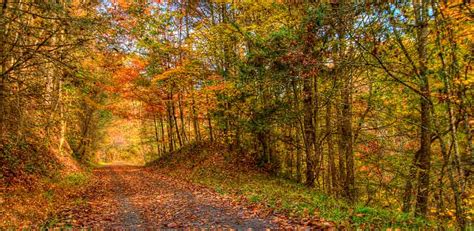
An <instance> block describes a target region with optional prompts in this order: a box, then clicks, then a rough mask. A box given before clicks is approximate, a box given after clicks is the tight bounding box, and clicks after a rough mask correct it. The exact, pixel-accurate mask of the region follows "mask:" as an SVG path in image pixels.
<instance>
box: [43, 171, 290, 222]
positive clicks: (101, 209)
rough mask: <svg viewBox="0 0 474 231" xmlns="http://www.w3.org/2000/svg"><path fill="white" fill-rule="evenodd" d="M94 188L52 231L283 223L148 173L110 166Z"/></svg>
mask: <svg viewBox="0 0 474 231" xmlns="http://www.w3.org/2000/svg"><path fill="white" fill-rule="evenodd" d="M94 177H95V178H96V180H97V182H96V183H95V184H94V186H92V188H90V190H88V193H87V194H86V195H85V198H84V199H85V200H84V203H81V204H76V205H74V206H73V207H71V208H68V209H66V210H64V211H63V212H61V214H59V216H58V220H57V221H56V222H55V224H51V225H54V226H55V227H58V226H59V227H65V226H68V227H87V228H93V227H100V228H106V229H114V228H127V229H128V228H130V229H137V228H140V229H142V228H143V229H149V228H186V227H192V228H233V229H247V228H253V229H259V230H262V229H266V228H273V229H274V228H278V227H280V225H281V224H282V223H286V222H285V221H284V219H282V217H279V216H278V215H276V214H273V213H270V212H269V211H266V210H261V209H258V208H255V207H253V208H252V207H249V206H245V205H243V204H242V203H241V201H239V200H236V199H235V198H232V197H229V196H224V195H221V194H218V193H216V192H214V191H213V190H211V189H209V188H206V187H203V186H198V185H196V184H192V183H190V182H187V181H184V180H180V179H177V178H173V177H170V176H168V175H166V174H163V173H160V172H158V171H155V170H153V169H151V168H145V167H138V166H127V165H110V166H105V167H100V168H97V169H95V170H94Z"/></svg>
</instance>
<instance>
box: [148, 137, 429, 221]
mask: <svg viewBox="0 0 474 231" xmlns="http://www.w3.org/2000/svg"><path fill="white" fill-rule="evenodd" d="M224 150H225V149H224V148H223V147H219V146H214V145H208V144H201V145H197V146H189V147H187V148H183V149H182V150H179V151H177V152H174V153H171V154H169V155H167V156H164V157H162V158H160V159H158V160H156V161H155V162H153V163H150V164H149V165H150V166H153V167H157V168H158V169H160V171H166V173H167V174H170V175H172V176H175V177H178V178H184V179H186V180H189V181H191V182H194V183H197V184H200V185H204V186H206V187H210V188H213V189H214V190H215V191H216V192H218V193H221V194H231V195H233V196H236V197H239V198H241V199H242V200H245V201H246V203H250V204H259V205H263V206H264V207H266V208H267V209H270V210H273V211H275V212H277V213H280V214H284V215H286V216H289V217H292V218H294V219H296V220H300V221H302V222H303V223H304V222H305V221H307V222H309V221H311V220H312V219H319V220H321V218H323V219H324V220H329V221H332V222H334V223H336V224H337V225H338V226H340V227H342V226H344V227H350V226H352V227H365V228H367V227H377V228H408V227H410V228H416V227H429V226H433V225H434V224H433V223H431V222H428V221H426V220H422V219H413V218H411V217H410V216H409V215H408V214H404V213H401V212H399V211H395V210H389V209H383V208H374V207H368V206H364V205H363V204H359V203H355V204H349V203H347V202H345V201H344V200H342V199H338V198H334V197H330V196H328V195H326V194H324V193H321V192H319V191H318V190H317V189H309V188H308V187H306V186H304V185H302V184H300V183H296V182H294V181H291V180H288V179H284V178H281V177H276V176H272V175H271V174H268V173H266V172H263V171H259V170H258V169H256V168H253V167H251V166H252V164H249V163H247V164H245V163H236V161H235V159H237V158H235V154H229V153H226V151H224Z"/></svg>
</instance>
